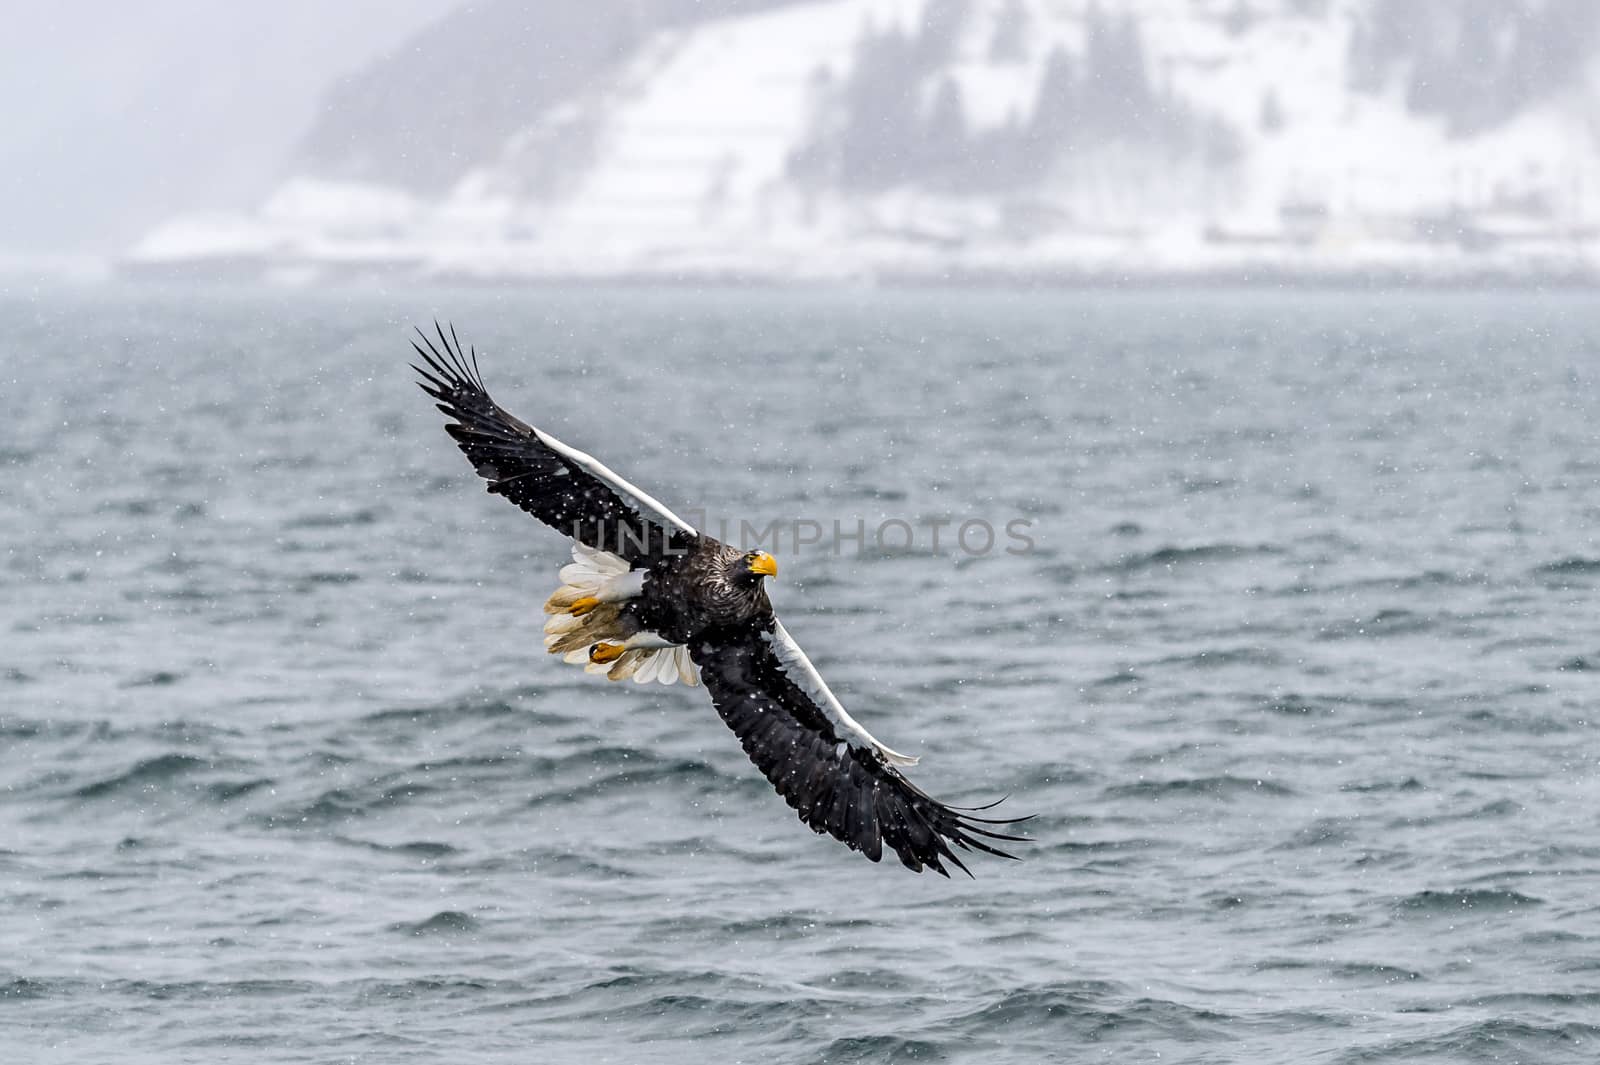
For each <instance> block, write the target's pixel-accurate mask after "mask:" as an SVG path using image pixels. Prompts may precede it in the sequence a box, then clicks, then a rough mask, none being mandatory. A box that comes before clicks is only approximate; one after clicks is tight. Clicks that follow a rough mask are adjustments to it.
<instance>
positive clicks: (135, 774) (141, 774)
mask: <svg viewBox="0 0 1600 1065" xmlns="http://www.w3.org/2000/svg"><path fill="white" fill-rule="evenodd" d="M210 766H211V763H210V762H208V761H207V760H206V759H204V758H197V757H196V756H194V755H192V754H176V753H174V754H162V755H157V756H156V757H154V758H146V759H144V760H143V761H141V762H138V763H137V764H135V765H134V766H133V767H132V768H130V769H127V770H125V771H123V772H121V773H118V774H116V775H115V776H110V777H105V778H103V779H101V780H97V781H95V782H94V783H92V784H85V785H83V786H82V787H80V788H77V789H76V790H74V791H73V792H72V794H73V796H74V797H75V798H79V799H98V798H102V797H104V796H107V795H114V794H116V793H118V792H121V791H129V790H136V789H137V790H148V789H149V788H150V787H151V786H152V785H158V784H164V783H166V782H167V781H170V780H172V779H174V778H176V777H181V776H185V775H187V774H190V773H194V772H198V771H200V770H202V769H207V768H210Z"/></svg>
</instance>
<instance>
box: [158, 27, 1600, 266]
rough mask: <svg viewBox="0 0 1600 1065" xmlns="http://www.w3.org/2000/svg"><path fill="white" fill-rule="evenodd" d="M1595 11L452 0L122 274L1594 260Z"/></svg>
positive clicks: (1599, 210) (1598, 157)
mask: <svg viewBox="0 0 1600 1065" xmlns="http://www.w3.org/2000/svg"><path fill="white" fill-rule="evenodd" d="M1597 104H1600V6H1597V5H1594V4H1593V3H1591V2H1590V0H1123V2H1113V0H589V2H588V3H585V4H583V5H569V4H540V5H537V6H534V5H526V4H523V3H521V2H513V0H498V2H491V3H484V4H478V5H475V6H473V7H471V8H465V9H462V10H459V11H457V12H455V13H454V14H452V15H450V16H449V17H447V18H446V19H445V20H443V21H442V22H441V23H440V24H438V25H436V26H434V27H431V28H429V29H428V30H427V31H425V32H423V33H421V34H419V35H418V36H417V37H416V38H414V39H413V40H412V41H410V42H408V43H407V44H406V45H405V46H404V47H402V48H401V49H399V50H398V51H397V52H395V53H394V54H392V55H390V56H388V57H387V58H385V59H384V60H382V61H381V62H379V63H377V64H375V65H373V66H371V67H370V68H368V69H367V70H365V71H364V72H363V73H362V74H360V75H359V76H358V77H356V78H353V79H350V80H348V81H346V82H343V83H341V84H340V85H338V86H336V87H334V88H333V90H332V91H331V92H330V93H329V94H328V96H327V99H326V104H325V107H324V108H323V110H322V115H321V118H320V119H319V121H318V123H317V125H316V126H315V128H313V129H312V130H311V131H310V133H309V134H308V136H307V137H306V139H305V141H304V143H303V146H302V148H301V150H300V152H299V155H298V156H297V158H296V159H295V160H293V161H292V164H291V165H290V166H289V168H288V170H289V172H290V173H292V174H293V175H294V176H293V177H292V178H290V179H289V180H287V181H285V182H284V183H283V184H282V186H281V187H280V188H278V190H277V191H276V192H275V193H274V194H273V195H272V196H271V197H270V198H269V199H268V200H267V201H266V202H265V203H264V204H262V205H261V207H260V209H259V210H257V211H255V212H253V213H250V214H246V215H207V216H191V217H183V218H178V219H174V220H172V221H171V222H170V223H168V224H166V225H164V226H162V227H160V228H159V229H158V230H156V231H155V232H153V233H151V234H149V235H148V237H147V238H146V239H144V240H143V241H142V242H141V243H140V244H139V245H138V247H137V248H135V249H134V250H133V251H132V253H131V254H130V255H129V256H128V259H127V262H128V264H129V265H130V267H131V268H134V269H140V270H153V271H162V270H181V271H188V272H194V271H202V272H203V271H217V270H222V269H229V270H242V271H246V272H252V273H267V274H271V275H283V276H317V275H319V274H323V273H328V272H335V271H356V272H364V271H379V270H384V271H401V272H406V273H415V274H418V275H426V276H449V277H474V278H505V277H604V276H619V275H620V276H649V277H684V276H689V277H711V276H751V277H772V278H828V277H841V276H845V277H848V276H928V277H941V276H1010V275H1061V276H1070V277H1120V276H1127V275H1141V276H1167V275H1178V276H1184V275H1191V274H1196V275H1197V274H1217V273H1221V274H1228V275H1248V276H1261V275H1266V274H1283V273H1291V274H1311V275H1361V274H1370V273H1374V272H1376V273H1382V274H1384V275H1387V276H1405V275H1417V276H1425V277H1432V276H1440V275H1447V276H1452V275H1453V276H1459V275H1474V274H1536V275H1539V276H1551V275H1584V276H1589V275H1591V274H1593V273H1595V272H1596V271H1597V269H1600V106H1597Z"/></svg>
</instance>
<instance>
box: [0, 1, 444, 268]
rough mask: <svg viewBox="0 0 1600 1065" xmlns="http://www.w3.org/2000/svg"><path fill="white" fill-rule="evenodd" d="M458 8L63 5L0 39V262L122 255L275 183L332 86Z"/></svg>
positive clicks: (432, 4) (10, 23)
mask: <svg viewBox="0 0 1600 1065" xmlns="http://www.w3.org/2000/svg"><path fill="white" fill-rule="evenodd" d="M458 2H459V0H340V2H339V3H335V4H323V3H316V2H314V0H279V2H277V3H274V4H248V5H246V4H234V3H215V2H207V0H143V2H140V3H135V4H127V3H120V2H117V0H58V2H55V3H50V4H36V5H35V4H28V5H24V4H14V5H9V8H8V10H7V12H6V33H5V34H3V35H0V101H4V103H3V104H0V124H3V128H4V133H5V135H4V137H0V256H3V255H5V254H7V253H10V254H29V255H36V254H41V253H42V254H72V253H79V254H96V253H100V254H103V253H107V252H112V251H116V250H118V249H119V248H121V247H124V246H126V244H127V243H128V242H129V241H130V240H132V239H135V238H136V237H137V236H138V235H139V234H140V233H141V232H143V231H144V230H145V229H147V228H148V227H149V226H150V225H152V224H154V223H156V222H158V221H160V220H161V219H162V218H163V217H165V216H166V215H168V214H170V213H172V212H173V211H175V210H177V209H180V208H182V209H193V208H207V207H238V206H245V205H248V204H249V203H251V202H253V201H254V200H255V199H256V198H257V197H259V196H261V195H262V194H263V193H265V192H266V191H268V190H269V189H270V188H271V187H272V186H273V184H274V183H275V182H276V180H277V179H279V178H280V177H282V175H281V174H280V173H279V172H278V170H277V168H278V167H280V166H282V165H283V163H284V160H285V159H286V157H287V155H288V149H289V147H290V146H291V145H293V144H294V142H295V141H296V139H297V138H298V137H300V136H301V135H302V134H303V133H304V132H305V129H306V127H307V125H308V123H309V122H310V120H311V118H312V116H313V114H314V110H315V108H316V106H317V101H318V98H319V96H320V94H321V93H322V91H323V90H324V89H325V88H326V87H327V86H328V84H329V83H330V82H332V81H333V80H334V79H336V78H338V77H340V76H343V75H345V74H348V73H350V72H352V71H354V70H356V69H358V68H359V67H360V66H361V65H362V64H363V63H365V62H367V61H368V60H370V59H371V58H372V57H373V56H374V55H376V54H379V53H381V52H384V51H386V50H388V49H390V48H393V47H395V46H396V45H397V44H398V43H399V42H400V41H402V40H403V39H405V38H406V37H407V36H408V35H409V34H411V33H413V32H414V31H415V30H417V29H418V28H419V27H421V26H422V25H424V24H426V23H427V22H429V21H430V20H432V19H434V18H436V17H438V16H439V15H441V14H442V13H444V12H446V11H448V10H449V9H450V8H452V7H454V6H456V5H457V4H458Z"/></svg>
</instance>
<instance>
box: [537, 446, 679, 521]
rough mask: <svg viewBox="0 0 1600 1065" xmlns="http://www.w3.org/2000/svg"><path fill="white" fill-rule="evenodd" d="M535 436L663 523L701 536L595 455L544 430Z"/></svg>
mask: <svg viewBox="0 0 1600 1065" xmlns="http://www.w3.org/2000/svg"><path fill="white" fill-rule="evenodd" d="M533 435H535V436H537V437H538V438H539V440H540V441H541V442H542V443H543V444H544V445H545V446H546V447H548V448H549V449H550V450H551V451H554V452H555V453H556V454H558V455H560V456H561V457H563V458H565V459H567V460H568V461H570V462H573V463H576V464H577V465H578V466H579V467H581V468H582V469H584V470H586V471H587V472H589V473H592V474H594V476H596V477H598V478H600V479H601V480H602V481H604V482H606V484H609V485H610V486H611V487H612V488H615V489H616V490H617V491H619V492H621V493H623V494H624V495H626V496H629V497H630V498H632V499H633V501H634V502H636V503H638V504H639V505H640V506H641V507H644V508H645V509H647V510H650V511H653V512H654V513H655V515H656V517H658V518H661V519H662V520H663V521H666V522H668V523H669V524H672V525H676V526H677V527H678V528H680V529H682V530H683V531H684V532H686V533H688V534H689V535H690V536H698V535H700V533H699V530H697V529H696V528H695V527H694V526H693V525H690V524H689V523H688V522H686V521H684V520H683V519H682V518H680V517H678V516H677V515H676V514H674V513H673V512H672V511H670V510H668V509H667V508H666V507H664V506H662V505H661V503H660V502H659V501H658V500H657V499H656V498H655V497H654V496H651V495H648V494H647V493H645V492H643V491H641V490H640V489H639V488H637V487H635V486H634V485H633V484H632V483H631V482H629V481H626V480H624V479H623V478H622V477H620V476H618V475H617V474H616V473H615V472H613V471H612V469H611V468H610V467H609V466H607V465H606V464H605V463H603V462H601V461H600V460H599V459H597V458H595V457H594V456H593V455H590V454H587V453H586V452H582V451H579V450H578V449H577V448H575V447H568V446H567V445H566V444H563V443H562V442H561V441H559V440H557V439H556V438H555V437H553V436H551V435H550V434H549V433H547V432H545V431H544V430H542V429H535V430H534V431H533Z"/></svg>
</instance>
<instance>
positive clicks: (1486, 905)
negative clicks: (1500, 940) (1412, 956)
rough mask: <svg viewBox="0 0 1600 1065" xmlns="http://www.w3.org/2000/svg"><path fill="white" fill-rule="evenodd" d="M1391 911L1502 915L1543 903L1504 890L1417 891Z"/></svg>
mask: <svg viewBox="0 0 1600 1065" xmlns="http://www.w3.org/2000/svg"><path fill="white" fill-rule="evenodd" d="M1394 905H1395V909H1396V910H1397V911H1399V912H1401V913H1405V914H1417V915H1423V916H1426V915H1429V914H1443V913H1459V912H1461V911H1463V910H1487V911H1490V912H1493V913H1504V912H1506V911H1507V910H1518V909H1522V908H1524V907H1528V906H1542V905H1544V900H1543V899H1539V898H1534V897H1533V896H1532V895H1524V894H1522V892H1520V891H1511V890H1508V889H1505V888H1466V889H1462V890H1457V891H1435V890H1432V889H1430V890H1427V891H1418V892H1415V893H1413V894H1410V895H1406V896H1403V897H1402V898H1400V899H1398V900H1396V902H1395V904H1394Z"/></svg>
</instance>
